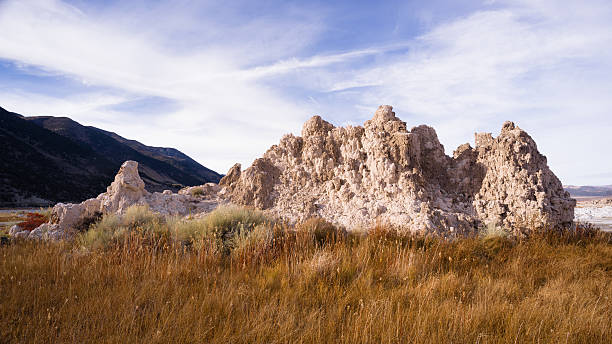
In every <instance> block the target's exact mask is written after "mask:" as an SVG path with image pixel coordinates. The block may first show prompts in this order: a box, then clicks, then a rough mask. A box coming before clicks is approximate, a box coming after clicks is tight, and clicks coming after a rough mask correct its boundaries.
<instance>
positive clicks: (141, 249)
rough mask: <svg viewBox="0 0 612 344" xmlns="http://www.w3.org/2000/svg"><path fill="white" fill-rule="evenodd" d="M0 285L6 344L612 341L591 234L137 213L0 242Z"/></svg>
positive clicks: (609, 274) (607, 253) (596, 242)
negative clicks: (73, 230) (514, 234)
mask: <svg viewBox="0 0 612 344" xmlns="http://www.w3.org/2000/svg"><path fill="white" fill-rule="evenodd" d="M232 219H239V220H236V221H232ZM105 226H106V227H105ZM112 226H114V228H115V230H114V231H113V232H112V235H110V236H105V237H104V239H100V235H101V234H100V233H101V232H102V230H103V229H104V228H106V229H108V228H111V227H112ZM222 227H223V228H222ZM96 230H97V231H98V232H96ZM91 233H93V234H91ZM96 233H98V234H96ZM0 290H1V292H2V295H1V297H0V331H1V332H0V342H7V343H278V342H280V343H285V342H304V343H314V342H316V343H320V342H334V343H337V342H344V343H360V342H369V343H403V342H407V343H609V342H610V338H612V328H611V324H612V244H611V241H610V237H609V235H607V234H604V233H599V232H596V231H591V230H577V231H575V232H571V233H563V234H560V233H546V234H536V235H533V236H531V237H530V238H528V239H524V240H514V239H511V238H509V237H504V236H500V235H489V236H479V237H472V238H461V239H454V240H441V239H435V238H426V237H421V236H415V235H399V234H397V233H396V232H394V231H392V230H390V229H388V228H384V227H377V228H374V229H373V230H371V231H370V233H369V234H368V235H355V234H351V233H345V232H343V231H339V230H335V229H334V227H333V226H330V225H329V224H328V223H325V222H323V221H318V220H311V221H308V222H307V223H305V224H303V225H300V226H297V227H296V228H288V227H287V226H285V225H282V224H274V223H272V222H270V221H266V220H265V218H263V217H262V215H261V214H260V213H257V212H254V211H250V210H238V209H233V210H231V209H230V210H227V209H226V210H225V212H223V211H221V212H217V213H216V214H213V215H212V216H211V217H210V218H207V219H203V220H199V221H191V222H183V221H180V220H177V219H160V218H159V217H157V216H149V214H147V211H146V209H136V210H132V212H131V213H130V215H129V216H128V217H125V218H114V219H113V218H111V217H108V216H106V217H105V218H103V219H102V220H101V222H100V223H99V224H97V225H94V226H93V227H92V229H90V231H89V232H88V233H85V234H83V236H82V237H81V238H80V239H79V240H76V241H75V242H74V243H36V242H26V241H22V242H13V243H11V244H10V245H5V246H2V247H0Z"/></svg>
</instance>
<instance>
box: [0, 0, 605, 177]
mask: <svg viewBox="0 0 612 344" xmlns="http://www.w3.org/2000/svg"><path fill="white" fill-rule="evenodd" d="M431 4H432V5H431V6H438V7H429V8H428V7H426V5H420V6H422V7H423V8H419V9H418V11H416V12H415V10H414V8H412V7H410V8H408V9H409V10H410V11H408V12H410V13H412V12H414V13H417V14H415V15H414V17H413V18H412V17H411V19H410V18H409V17H407V16H406V15H405V13H408V12H406V9H403V11H401V10H400V9H398V11H397V14H396V15H395V17H393V18H391V17H390V18H372V23H370V22H369V21H364V20H363V16H367V15H368V13H370V15H371V16H374V15H376V14H375V13H378V12H377V9H376V8H374V7H372V8H370V9H368V8H361V9H355V11H354V12H359V15H360V16H361V17H359V18H357V19H355V20H352V21H351V20H348V19H346V18H347V17H349V16H350V13H352V12H353V10H352V9H354V7H355V5H354V4H347V7H346V8H343V7H338V8H336V7H334V5H332V4H327V3H321V4H317V3H311V4H309V5H308V6H305V5H291V4H289V5H287V4H279V3H275V2H271V3H267V2H266V3H265V4H263V3H262V4H257V5H255V4H253V3H252V2H246V1H244V2H236V3H232V4H221V3H219V2H215V1H211V2H198V3H197V4H194V2H192V1H172V2H170V1H161V2H155V3H151V2H146V1H135V2H111V3H106V2H105V3H104V4H103V5H95V4H94V5H91V3H89V2H77V3H76V5H69V4H67V3H66V2H62V1H59V0H32V1H14V0H6V1H4V2H1V3H0V32H2V34H0V47H2V48H0V58H2V59H5V60H8V61H12V63H14V68H15V70H18V71H19V72H20V73H29V74H32V75H35V76H36V77H38V78H40V80H47V79H52V78H56V77H58V76H62V77H68V78H70V79H71V80H72V85H69V86H65V87H66V89H70V90H72V91H73V92H74V94H69V95H67V96H66V95H64V96H62V97H59V96H58V95H51V94H48V93H44V92H42V93H41V92H39V91H37V90H36V88H35V87H31V88H28V87H27V86H23V85H21V84H20V86H19V87H15V88H11V87H10V86H8V85H3V87H0V102H1V103H2V105H5V106H6V107H8V108H10V109H11V110H15V111H19V112H22V113H24V114H40V113H46V114H56V115H59V114H66V115H70V116H71V117H73V118H75V119H77V120H81V121H83V122H85V123H86V124H92V125H100V126H103V127H104V128H105V129H110V130H115V131H117V132H119V133H120V134H122V135H124V136H128V137H131V138H136V139H139V140H141V141H143V142H145V143H147V144H155V145H165V146H175V147H177V148H179V149H181V150H183V151H185V152H186V153H187V154H190V155H192V156H194V157H195V158H196V159H198V160H199V161H201V162H202V163H203V164H205V165H207V166H209V167H212V168H215V169H217V170H219V171H220V172H224V171H225V170H226V169H227V168H228V167H229V166H231V164H232V163H234V162H236V161H239V162H242V163H243V164H248V163H250V162H251V161H252V159H253V158H255V157H257V156H259V155H261V153H263V151H265V149H266V148H267V146H269V145H270V144H273V143H275V142H277V140H278V138H279V137H280V136H281V135H282V134H283V133H285V132H299V129H300V127H301V122H302V121H303V120H304V119H305V118H306V117H308V116H309V115H312V114H314V113H320V114H322V115H324V116H325V117H326V118H329V119H330V120H331V121H332V122H334V123H337V124H343V123H356V124H359V123H361V122H362V121H363V120H365V119H367V118H368V117H369V116H371V113H372V112H373V111H374V110H375V108H376V106H378V105H379V104H383V103H386V104H392V105H394V106H395V109H396V113H397V114H398V115H399V116H400V117H402V118H403V119H404V120H406V121H407V122H408V123H409V124H414V125H418V124H422V123H426V124H430V125H433V126H435V127H436V129H437V130H438V134H439V137H440V139H441V140H442V141H443V143H445V145H446V146H447V147H448V148H447V149H448V150H449V151H450V150H452V148H453V147H455V146H457V145H458V144H460V143H462V142H465V141H469V140H471V138H472V135H473V132H474V131H494V132H495V131H498V130H499V127H500V126H501V123H502V122H503V121H504V120H507V119H510V120H515V121H516V122H517V123H518V124H519V125H520V126H522V127H524V128H525V129H527V130H528V131H529V132H530V133H531V134H532V135H533V136H535V137H536V140H537V142H539V144H540V148H541V150H542V151H543V152H544V153H546V154H547V155H548V157H549V163H550V164H551V165H552V167H553V169H554V170H555V172H557V173H558V174H559V175H560V176H561V177H562V179H564V181H566V182H567V183H573V184H581V183H583V184H584V183H608V184H609V183H610V181H605V180H603V179H601V178H600V179H596V178H590V179H588V178H585V177H584V173H582V172H577V171H576V167H575V166H576V165H580V166H589V168H590V169H591V170H592V171H593V175H606V173H608V172H609V171H611V170H612V162H610V161H609V159H607V160H606V159H602V154H603V151H604V149H603V148H601V149H599V148H595V149H594V148H593V147H603V146H612V139H611V138H610V137H609V135H606V134H605V132H606V131H608V132H609V130H610V129H612V116H610V115H609V111H610V109H612V100H611V99H612V98H610V97H609V96H608V93H609V90H610V89H611V86H612V52H610V50H609V49H608V47H609V46H611V43H612V31H610V30H609V28H610V25H609V23H610V22H612V5H611V4H609V2H607V1H599V0H592V1H589V2H584V1H567V2H564V3H563V6H559V4H558V2H556V1H549V0H535V1H534V0H529V1H527V0H499V1H489V2H486V3H481V2H479V1H474V2H473V3H471V2H470V3H469V6H465V8H463V9H457V6H456V5H453V6H448V4H447V3H446V2H442V3H438V2H432V3H431ZM337 6H340V5H337ZM411 6H412V5H411ZM349 9H351V10H350V11H349ZM442 9H453V10H456V14H455V15H449V14H448V13H446V12H445V11H443V10H442ZM385 10H386V11H387V12H388V11H389V10H390V9H385ZM442 12H444V13H446V14H445V15H444V16H443V17H436V15H438V14H439V13H442ZM402 16H404V17H402ZM343 20H344V21H346V23H348V24H342V23H343ZM409 20H412V21H413V22H410V21H409ZM386 21H389V23H386ZM355 23H358V24H359V25H360V26H359V27H355V26H354V25H355ZM342 25H347V26H344V27H343V26H342ZM406 27H412V28H413V29H412V30H408V31H406ZM415 28H418V29H415ZM351 32H353V33H354V35H353V36H355V38H353V36H351V35H349V34H348V33H351ZM357 36H358V37H357ZM359 37H363V39H361V38H359ZM378 37H381V39H379V40H378V39H377V38H378ZM348 38H350V39H348ZM383 38H384V39H383ZM65 93H66V92H63V94H65ZM589 133H592V134H589Z"/></svg>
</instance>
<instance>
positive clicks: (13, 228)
mask: <svg viewBox="0 0 612 344" xmlns="http://www.w3.org/2000/svg"><path fill="white" fill-rule="evenodd" d="M21 231H22V229H21V227H19V225H12V226H11V228H10V229H9V232H8V234H9V235H11V236H12V235H15V233H19V232H21Z"/></svg>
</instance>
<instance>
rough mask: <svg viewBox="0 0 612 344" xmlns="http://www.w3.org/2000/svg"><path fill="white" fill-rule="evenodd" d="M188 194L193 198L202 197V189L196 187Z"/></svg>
mask: <svg viewBox="0 0 612 344" xmlns="http://www.w3.org/2000/svg"><path fill="white" fill-rule="evenodd" d="M189 194H191V196H194V197H199V196H204V189H202V188H199V187H196V188H193V189H191V190H189Z"/></svg>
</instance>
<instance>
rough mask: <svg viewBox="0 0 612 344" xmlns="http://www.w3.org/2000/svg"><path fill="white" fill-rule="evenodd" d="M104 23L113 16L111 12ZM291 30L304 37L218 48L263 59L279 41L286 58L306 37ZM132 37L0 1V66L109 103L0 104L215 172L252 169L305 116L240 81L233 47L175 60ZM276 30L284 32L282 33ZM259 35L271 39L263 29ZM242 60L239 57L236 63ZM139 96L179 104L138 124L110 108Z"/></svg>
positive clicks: (22, 98)
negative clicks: (180, 156)
mask: <svg viewBox="0 0 612 344" xmlns="http://www.w3.org/2000/svg"><path fill="white" fill-rule="evenodd" d="M106 15H107V16H109V17H113V16H119V17H120V16H121V14H120V13H116V12H115V13H110V14H109V13H106ZM119 22H121V20H119ZM252 25H254V24H253V23H251V22H246V23H244V26H243V27H238V26H235V27H233V28H228V27H218V28H216V30H218V31H221V32H222V31H224V30H226V29H227V30H228V32H233V33H234V34H236V33H241V34H246V32H244V30H245V28H246V29H248V28H250V29H253V28H252V27H251V26H252ZM293 26H294V27H301V28H302V29H293V31H291V30H285V33H284V34H283V35H282V37H280V38H279V39H277V40H275V41H274V43H273V44H272V43H271V44H266V43H265V41H266V39H265V38H260V39H258V40H249V39H248V37H236V36H234V37H232V39H233V40H232V42H231V43H229V42H226V43H225V44H226V45H228V46H230V45H231V46H233V45H235V44H238V45H240V44H241V43H242V42H244V45H245V47H249V44H262V45H263V48H265V49H266V51H268V53H270V49H272V50H277V51H279V50H281V49H280V48H281V47H280V45H282V42H283V41H285V44H286V46H287V49H286V50H291V51H293V50H295V46H298V45H299V44H295V43H293V42H292V43H291V45H289V43H288V42H286V40H287V39H288V37H290V36H292V35H296V34H299V35H300V36H301V40H302V42H308V41H309V40H310V39H311V38H310V35H312V34H314V33H310V32H307V31H308V30H305V29H303V28H304V25H301V23H293ZM131 29H132V28H130V27H122V26H120V25H112V24H109V20H108V18H107V17H93V16H91V15H88V14H87V13H85V12H83V11H80V10H79V9H77V8H75V7H72V6H70V5H67V4H65V3H63V2H61V1H54V0H39V1H6V2H3V3H1V4H0V32H2V34H1V35H0V46H1V47H2V49H0V57H1V58H4V59H9V60H13V61H18V63H19V64H23V65H33V66H36V67H37V69H39V70H49V71H53V72H57V73H61V74H64V75H68V76H71V77H73V78H74V79H76V80H79V81H81V82H83V83H84V84H86V85H98V86H103V87H106V88H110V89H111V90H113V91H112V93H114V94H115V96H112V97H111V96H101V95H100V94H89V95H85V96H82V95H78V96H75V97H70V98H69V99H52V98H51V97H48V96H45V95H39V94H28V92H27V90H25V91H21V92H13V93H6V92H5V93H4V94H1V95H0V101H1V102H2V103H3V104H6V107H8V108H11V107H12V110H14V111H19V112H22V113H24V114H28V113H45V114H68V115H70V116H71V117H73V118H74V119H76V120H79V121H83V122H84V124H92V125H95V124H99V123H104V124H105V126H104V128H105V129H109V130H117V131H118V132H119V133H121V134H123V135H126V136H128V137H130V138H135V139H138V140H141V141H142V142H144V143H146V144H153V145H164V146H174V147H176V148H179V149H181V150H183V151H184V152H186V153H187V154H191V155H192V156H194V157H195V158H197V159H199V160H200V161H201V162H202V163H204V164H206V165H207V166H208V167H211V168H214V169H217V170H219V171H220V172H225V170H226V169H227V168H229V166H231V164H232V163H234V162H236V160H238V161H241V162H243V163H246V164H248V163H250V162H251V161H250V160H252V159H253V158H254V157H255V156H257V155H259V154H261V152H263V151H265V149H266V148H267V147H268V146H269V145H270V144H272V143H273V142H274V141H276V139H277V138H278V137H279V136H280V135H281V134H282V133H283V132H284V131H286V130H287V129H288V128H290V129H292V130H295V129H296V128H299V125H300V123H301V122H302V120H303V119H304V118H305V117H306V116H307V115H308V110H307V109H304V108H301V107H300V106H298V105H296V104H293V103H292V102H290V101H288V100H284V99H283V98H282V97H281V96H279V95H278V94H277V93H276V92H274V91H272V90H270V89H269V88H266V87H261V86H260V85H257V84H256V80H252V78H251V79H250V78H248V76H247V72H243V70H242V68H241V66H240V65H239V64H238V63H236V61H237V60H238V59H237V56H236V55H232V53H234V54H235V53H236V50H239V49H235V48H234V49H229V48H228V49H227V51H228V52H224V49H220V48H219V46H221V43H220V42H212V43H211V45H213V46H214V47H213V48H210V49H209V50H207V49H205V48H201V49H198V50H190V51H186V52H183V53H180V52H176V51H173V50H172V49H170V48H168V47H167V46H164V45H163V41H164V37H159V40H154V39H153V38H152V37H153V36H154V35H152V34H151V32H144V33H141V32H138V31H132V30H131ZM260 29H262V30H263V29H264V28H260ZM278 29H279V30H278V31H279V32H280V31H282V30H281V29H282V25H281V27H279V28H278ZM265 30H267V31H268V32H269V33H271V32H272V31H271V30H272V29H271V28H268V29H265ZM287 31H291V32H293V33H291V32H289V33H287ZM313 32H316V30H313ZM248 34H249V35H252V32H249V33H248ZM166 38H167V37H166ZM240 40H242V42H241V41H240ZM279 41H280V42H279ZM253 42H255V43H253ZM289 46H291V47H292V48H291V49H289ZM251 52H252V53H253V55H255V54H257V53H259V54H261V52H255V51H251ZM250 60H251V59H248V58H243V59H241V60H240V62H241V63H244V62H245V61H250ZM117 94H118V95H120V96H116V95H117ZM142 96H154V97H163V98H168V99H171V100H174V101H177V102H179V103H180V110H178V111H175V112H172V113H169V114H167V116H156V117H154V118H146V120H145V121H135V120H134V119H133V118H128V117H127V116H126V114H125V113H124V114H122V113H114V112H113V111H109V110H108V106H109V105H113V103H115V104H119V103H122V102H125V101H129V100H130V99H134V98H137V97H142ZM122 116H123V117H124V118H122ZM228 119H234V120H233V121H228ZM186 128H188V129H190V130H192V131H191V136H190V137H185V136H184V135H183V133H184V132H185V129H186ZM199 132H202V134H201V135H199V134H198V133H199ZM265 135H269V136H268V137H266V136H265ZM226 157H229V158H226ZM230 160H231V161H230Z"/></svg>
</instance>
